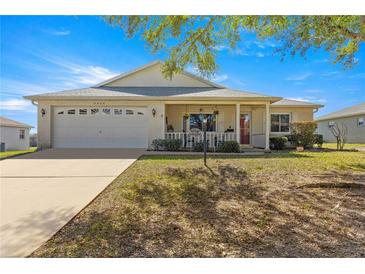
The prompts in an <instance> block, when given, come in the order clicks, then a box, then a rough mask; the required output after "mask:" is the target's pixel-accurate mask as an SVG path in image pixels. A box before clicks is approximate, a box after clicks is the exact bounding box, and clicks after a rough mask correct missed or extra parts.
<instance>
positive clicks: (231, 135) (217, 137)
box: [165, 132, 236, 148]
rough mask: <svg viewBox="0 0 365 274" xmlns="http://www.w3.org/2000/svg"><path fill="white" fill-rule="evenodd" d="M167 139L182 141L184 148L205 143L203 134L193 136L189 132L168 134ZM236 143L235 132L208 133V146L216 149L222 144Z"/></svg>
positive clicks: (166, 134)
mask: <svg viewBox="0 0 365 274" xmlns="http://www.w3.org/2000/svg"><path fill="white" fill-rule="evenodd" d="M165 139H180V140H181V143H182V147H187V148H191V147H193V146H194V144H195V143H199V142H203V132H200V133H199V134H191V133H189V132H166V133H165ZM224 141H236V133H235V132H207V142H208V146H209V147H211V148H215V147H217V146H218V144H219V143H220V142H224Z"/></svg>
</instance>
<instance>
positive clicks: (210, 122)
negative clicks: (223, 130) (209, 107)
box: [189, 114, 217, 131]
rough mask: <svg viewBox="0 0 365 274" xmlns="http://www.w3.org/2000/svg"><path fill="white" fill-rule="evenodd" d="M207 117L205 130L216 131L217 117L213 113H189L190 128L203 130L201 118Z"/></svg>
mask: <svg viewBox="0 0 365 274" xmlns="http://www.w3.org/2000/svg"><path fill="white" fill-rule="evenodd" d="M204 118H206V119H207V131H216V128H217V118H216V115H215V114H190V119H189V123H190V129H193V128H197V129H200V130H203V119H204Z"/></svg>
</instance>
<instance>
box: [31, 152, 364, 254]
mask: <svg viewBox="0 0 365 274" xmlns="http://www.w3.org/2000/svg"><path fill="white" fill-rule="evenodd" d="M364 163H365V153H360V152H304V153H296V152H289V153H287V152H282V153H272V154H267V155H263V156H251V157H250V156H248V157H247V158H241V157H233V156H230V157H223V156H222V157H210V158H209V159H208V167H205V166H203V164H202V159H201V157H195V156H185V157H182V156H144V157H142V158H140V159H139V160H138V161H137V162H135V163H134V164H133V165H132V166H131V167H130V168H129V169H127V170H126V171H125V172H124V173H123V174H121V175H120V176H119V177H118V178H117V179H116V180H115V181H114V182H113V183H112V184H111V185H110V186H109V187H108V188H107V189H106V190H105V191H104V192H103V193H102V194H101V195H100V196H99V197H98V198H97V199H96V200H95V201H94V202H93V203H92V204H90V205H89V206H88V207H87V208H86V209H84V210H83V211H82V212H81V213H80V214H79V215H78V216H77V217H76V218H75V219H73V220H72V221H71V222H70V223H68V224H67V225H66V226H65V227H64V228H63V229H62V230H61V231H60V232H59V233H57V234H56V235H55V236H54V237H53V238H52V239H51V240H49V241H48V242H47V243H46V244H45V245H43V246H42V247H40V248H39V249H38V250H36V251H35V252H34V253H33V254H32V257H365V251H364V245H365V215H364V212H365V186H364V182H365V165H364Z"/></svg>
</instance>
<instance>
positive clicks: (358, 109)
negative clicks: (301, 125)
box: [316, 102, 365, 121]
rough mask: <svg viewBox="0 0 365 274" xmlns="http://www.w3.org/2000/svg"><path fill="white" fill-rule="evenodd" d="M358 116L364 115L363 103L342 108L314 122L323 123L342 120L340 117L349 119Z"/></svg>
mask: <svg viewBox="0 0 365 274" xmlns="http://www.w3.org/2000/svg"><path fill="white" fill-rule="evenodd" d="M360 114H365V102H364V103H361V104H358V105H355V106H352V107H348V108H344V109H341V110H338V111H335V112H332V113H329V114H326V115H323V116H320V117H318V118H317V119H316V121H323V120H329V119H335V118H342V117H350V116H354V115H360Z"/></svg>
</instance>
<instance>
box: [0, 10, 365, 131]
mask: <svg viewBox="0 0 365 274" xmlns="http://www.w3.org/2000/svg"><path fill="white" fill-rule="evenodd" d="M277 47H278V45H277V43H275V42H259V41H257V40H256V39H255V36H254V35H249V34H247V35H245V36H244V39H243V41H242V42H240V43H239V44H238V47H237V48H236V49H235V50H229V49H227V48H226V47H225V46H219V47H217V50H218V52H217V62H218V64H219V71H218V72H217V74H216V75H215V76H214V77H213V78H212V79H211V80H213V81H216V82H219V83H220V84H222V85H225V86H228V87H231V88H237V89H241V90H246V91H256V92H261V93H265V94H271V95H276V96H282V97H286V98H292V99H297V100H306V101H311V102H315V103H320V104H323V105H325V107H324V108H322V109H321V110H320V111H319V112H318V113H317V114H316V115H322V114H326V113H328V112H332V111H335V110H338V109H341V108H344V107H348V106H351V105H355V104H358V103H361V102H364V101H365V65H364V62H365V46H364V45H362V47H361V48H360V51H359V52H358V54H357V56H356V58H357V59H358V60H359V63H358V65H357V66H355V67H354V68H352V69H350V70H345V69H343V68H342V67H341V66H340V65H333V64H332V63H331V62H330V61H329V60H330V55H329V54H328V53H327V52H324V51H321V50H318V51H311V52H309V54H308V56H307V57H306V58H305V59H304V58H302V57H300V56H297V57H294V58H292V57H290V56H289V57H287V58H286V59H285V60H284V61H283V62H282V61H281V60H280V56H279V55H277V54H275V53H274V51H275V49H276V48H277ZM164 57H165V54H164V53H159V54H155V55H153V54H151V52H150V50H149V49H148V48H147V46H146V44H145V42H144V41H143V40H142V39H140V38H139V37H136V38H134V39H127V38H126V37H125V36H124V34H123V32H122V31H121V30H120V29H118V28H113V27H110V26H109V25H107V24H106V23H105V22H104V21H103V20H102V19H101V18H100V17H94V16H5V17H4V16H2V17H1V73H0V74H1V86H0V88H1V105H0V107H1V115H2V116H6V117H9V118H11V119H15V120H18V121H21V122H24V123H28V124H30V125H33V126H36V121H37V117H36V109H35V107H34V106H33V105H32V104H31V103H30V102H29V101H26V100H24V99H22V96H23V95H30V94H36V93H43V92H52V91H59V90H65V89H74V88H80V87H87V86H90V85H93V84H95V83H97V82H101V81H103V80H105V79H107V78H109V77H112V76H114V75H116V74H118V73H122V72H126V71H128V70H131V69H133V68H136V67H138V66H141V65H144V64H146V63H148V62H151V61H153V60H156V59H162V60H163V59H164Z"/></svg>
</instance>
